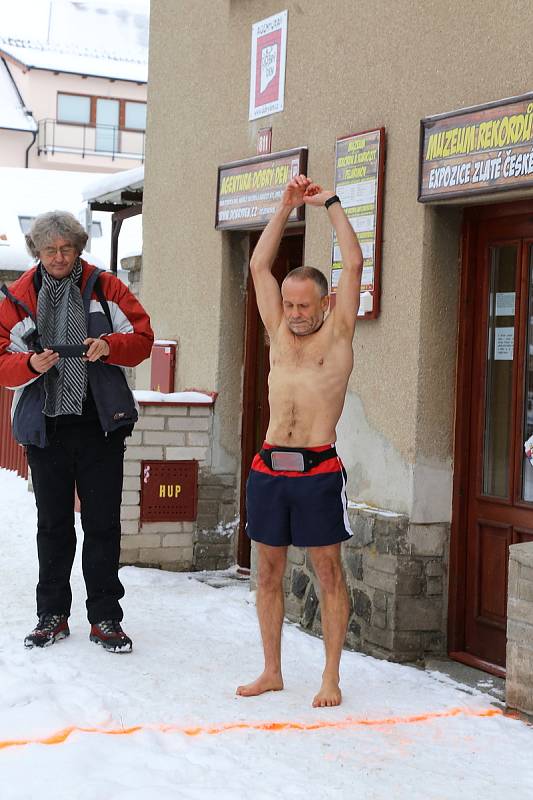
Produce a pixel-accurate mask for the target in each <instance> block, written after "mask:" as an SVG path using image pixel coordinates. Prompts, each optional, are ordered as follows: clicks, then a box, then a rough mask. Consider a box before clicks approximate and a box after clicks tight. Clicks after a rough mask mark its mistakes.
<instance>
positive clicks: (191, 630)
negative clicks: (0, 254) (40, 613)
mask: <svg viewBox="0 0 533 800" xmlns="http://www.w3.org/2000/svg"><path fill="white" fill-rule="evenodd" d="M0 508H1V517H0V519H1V534H2V538H1V542H2V545H1V553H2V557H1V559H0V609H1V612H2V626H1V628H0V687H1V692H0V781H1V786H2V789H1V796H2V800H30V799H31V800H34V798H39V800H52V799H53V800H175V799H176V798H179V799H180V800H182V799H183V800H189V799H190V800H200V799H201V800H211V798H213V799H216V800H235V799H237V798H238V800H242V799H244V798H250V800H274V799H275V800H280V798H291V800H303V799H304V798H306V800H329V798H335V800H344V799H346V800H359V798H365V800H385V798H386V799H387V800H391V798H392V800H404V798H405V799H406V800H407V798H409V800H422V798H424V800H428V798H429V799H430V800H447V799H448V798H456V797H457V795H459V794H460V795H461V796H463V797H468V798H474V799H475V800H477V798H483V800H501V798H503V797H507V796H512V797H513V800H526V798H531V797H532V796H533V762H532V759H531V757H530V754H531V752H532V747H533V728H531V727H529V726H527V725H525V724H524V723H523V722H520V721H518V720H515V719H511V718H508V717H504V716H503V715H501V714H499V713H497V715H496V716H492V717H490V716H476V715H478V714H483V713H484V712H486V711H487V710H489V711H495V710H496V711H499V709H497V708H496V707H495V706H494V705H491V703H493V702H494V701H493V700H492V698H490V697H489V696H488V695H484V694H481V693H480V692H478V691H475V690H469V689H466V687H462V686H461V685H459V684H456V683H454V682H453V681H451V680H450V679H448V678H446V679H444V680H441V679H440V677H439V675H438V674H434V673H432V674H427V673H424V672H422V671H420V670H416V669H414V668H411V667H406V666H400V665H394V664H389V663H386V662H382V661H377V660H374V659H372V658H370V657H366V656H362V655H360V654H357V653H351V652H346V653H345V654H344V655H343V663H342V685H343V690H344V703H343V705H342V706H341V707H339V708H336V709H312V708H311V707H310V702H311V699H312V696H313V694H314V692H315V691H316V689H317V688H318V684H319V677H320V671H321V667H322V642H321V641H320V640H319V639H316V638H312V637H311V636H308V635H307V634H305V633H303V632H301V631H300V630H299V629H298V628H297V627H295V626H292V625H287V626H286V627H285V630H284V641H283V645H284V666H285V684H286V688H285V691H284V692H279V693H276V694H270V695H265V696H262V697H258V698H241V697H236V696H235V694H234V690H235V687H236V686H237V684H238V683H240V682H242V681H243V680H249V679H252V678H254V677H255V676H256V675H257V674H258V672H259V671H260V669H261V664H262V662H261V652H260V646H259V641H258V631H257V623H256V617H255V608H254V606H253V603H252V602H251V600H252V597H251V595H250V594H249V593H248V591H247V587H246V586H245V585H242V584H235V585H232V584H231V582H230V583H229V585H228V582H227V581H222V582H221V583H222V587H223V588H212V587H211V586H209V585H208V584H206V583H203V582H199V581H197V580H195V579H194V577H193V576H191V575H185V574H173V573H166V572H160V571H157V570H141V569H135V568H132V567H128V568H125V569H123V570H121V577H122V580H123V582H124V584H125V585H126V598H125V601H124V608H125V629H126V631H127V632H128V633H129V634H130V635H131V636H132V637H133V639H134V652H133V653H132V654H131V655H114V654H110V653H106V652H104V651H103V650H102V649H100V648H99V647H97V646H96V645H94V644H92V643H91V642H89V639H88V625H87V622H86V620H85V613H84V612H85V607H84V590H83V583H82V579H81V575H80V564H79V561H77V562H76V564H75V568H74V576H73V590H74V605H73V611H72V617H71V631H72V635H71V637H70V639H67V640H65V641H62V642H59V643H57V644H56V645H54V646H53V647H51V648H47V649H44V650H31V651H25V650H24V648H23V646H22V640H23V637H24V635H25V634H26V633H27V632H28V631H29V630H30V628H31V627H32V625H33V622H34V584H35V580H36V577H37V560H36V556H35V543H34V537H35V535H34V532H35V511H34V507H33V497H32V496H31V495H29V494H28V493H27V490H26V482H25V481H23V480H22V479H20V478H18V477H17V476H16V475H15V474H14V473H10V472H6V471H5V470H0ZM457 708H461V709H463V710H464V712H463V713H460V714H458V715H456V716H445V714H446V713H447V712H450V711H451V710H453V709H457ZM465 712H469V714H467V713H465ZM426 714H429V715H436V716H433V717H431V716H430V717H429V719H427V720H424V719H423V718H422V719H418V718H417V717H418V716H419V715H420V716H421V717H423V716H424V715H426ZM438 715H442V716H438ZM379 721H381V723H380V722H379ZM268 722H280V723H282V722H286V723H295V724H301V725H310V726H313V725H314V724H316V723H325V722H328V723H339V724H341V723H343V722H344V723H346V725H345V726H344V727H342V725H341V726H340V727H335V726H334V725H332V726H331V727H318V728H316V729H314V730H313V729H312V727H311V729H308V730H301V729H300V730H298V729H297V728H296V727H294V726H293V727H292V728H291V727H290V726H289V727H286V728H281V729H271V730H266V729H263V728H261V725H262V724H263V723H268ZM235 723H240V724H241V727H229V726H231V725H233V724H235ZM164 725H168V726H175V728H174V730H170V731H168V732H164V731H163V729H162V727H161V726H164ZM70 726H81V727H88V728H98V729H100V730H101V731H105V730H111V729H113V730H127V729H128V727H130V726H142V728H141V730H140V731H138V732H133V733H127V734H125V735H105V734H104V733H102V732H97V733H82V732H74V733H73V734H72V735H70V736H68V737H67V738H66V739H65V740H64V741H63V742H60V743H58V744H49V745H46V744H23V745H19V746H9V747H5V746H4V747H2V743H4V742H9V741H13V740H22V741H24V740H28V739H32V740H35V739H40V738H41V739H42V738H47V737H50V736H52V735H53V734H54V733H56V732H59V731H62V730H64V729H67V728H69V727H70ZM224 726H228V727H226V728H225V727H224ZM194 728H197V729H198V732H197V733H196V735H191V734H192V733H193V731H192V730H191V729H194ZM209 730H211V732H209Z"/></svg>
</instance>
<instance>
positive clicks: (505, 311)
mask: <svg viewBox="0 0 533 800" xmlns="http://www.w3.org/2000/svg"><path fill="white" fill-rule="evenodd" d="M517 256H518V247H517V245H498V246H494V247H491V248H490V250H489V264H490V285H489V308H488V325H487V340H486V341H487V373H486V383H485V424H484V435H483V494H485V495H491V496H493V497H509V492H510V486H509V483H510V481H509V476H510V459H511V424H512V409H513V359H514V339H515V336H514V333H515V306H516V269H517Z"/></svg>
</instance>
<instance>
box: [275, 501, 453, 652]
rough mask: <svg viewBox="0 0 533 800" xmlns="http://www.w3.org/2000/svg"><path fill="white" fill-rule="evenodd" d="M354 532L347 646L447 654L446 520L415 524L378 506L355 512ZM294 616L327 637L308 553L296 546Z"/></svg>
mask: <svg viewBox="0 0 533 800" xmlns="http://www.w3.org/2000/svg"><path fill="white" fill-rule="evenodd" d="M348 516H349V518H350V524H351V526H352V530H353V532H354V536H353V537H352V538H351V539H350V540H349V541H347V542H345V543H344V545H343V548H342V553H343V566H344V570H345V574H346V580H347V584H348V592H349V596H350V606H351V610H350V622H349V627H348V634H347V637H346V645H347V647H349V648H351V649H354V650H358V651H360V652H363V653H368V654H370V655H373V656H376V657H378V658H386V659H389V660H392V661H400V662H418V663H423V662H424V659H425V657H426V656H429V655H435V654H439V655H441V654H444V653H445V642H446V636H445V633H446V609H447V596H446V594H447V593H446V587H447V553H448V539H449V529H448V526H446V525H414V524H411V523H410V522H409V520H408V518H407V517H405V516H401V515H397V514H392V513H390V512H383V511H379V510H377V509H370V508H366V507H364V506H363V507H356V508H349V509H348ZM285 596H286V615H287V617H288V618H289V619H290V620H292V621H294V622H297V623H299V624H300V625H301V626H302V627H303V628H305V629H307V630H309V631H310V632H312V633H315V634H318V635H321V632H322V631H321V621H320V606H319V602H318V588H317V585H316V581H315V579H314V574H313V570H312V566H311V562H310V559H309V557H308V555H307V553H306V551H304V550H300V549H296V548H292V547H291V548H289V558H288V564H287V571H286V574H285Z"/></svg>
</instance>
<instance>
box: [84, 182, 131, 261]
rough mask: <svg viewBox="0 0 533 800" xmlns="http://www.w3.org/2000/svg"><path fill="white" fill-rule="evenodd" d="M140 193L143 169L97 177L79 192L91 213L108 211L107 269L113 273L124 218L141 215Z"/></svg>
mask: <svg viewBox="0 0 533 800" xmlns="http://www.w3.org/2000/svg"><path fill="white" fill-rule="evenodd" d="M143 190H144V166H142V167H136V168H135V169H128V170H125V171H124V172H117V173H114V174H113V175H109V176H106V177H105V178H101V179H100V180H98V181H95V182H94V183H91V184H89V186H87V188H86V189H85V191H84V192H83V199H84V200H86V201H87V205H88V207H89V209H90V210H91V211H108V212H110V213H111V214H112V215H113V216H112V218H111V219H112V228H111V257H110V268H111V270H112V271H113V272H115V273H116V271H117V254H118V238H119V235H120V229H121V227H122V223H123V221H124V220H125V219H127V218H128V217H133V216H136V215H137V214H142V203H143ZM88 222H90V220H88ZM89 229H90V228H89Z"/></svg>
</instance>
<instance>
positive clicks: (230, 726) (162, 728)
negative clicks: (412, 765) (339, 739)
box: [0, 708, 503, 750]
mask: <svg viewBox="0 0 533 800" xmlns="http://www.w3.org/2000/svg"><path fill="white" fill-rule="evenodd" d="M502 714H503V712H502V711H501V710H500V709H498V708H485V709H479V710H478V709H470V708H451V709H449V710H448V711H432V712H430V713H427V714H414V715H412V716H408V717H386V718H384V719H352V718H351V717H348V718H347V719H343V720H330V721H328V720H321V721H319V722H290V721H287V722H225V723H221V724H220V725H198V726H197V727H184V726H182V725H167V724H162V725H132V726H131V727H129V728H86V727H81V726H78V725H72V726H70V727H69V728H64V729H63V730H62V731H56V733H52V734H51V735H50V736H45V737H43V738H40V739H12V740H7V741H0V750H4V749H5V748H7V747H22V746H24V745H28V744H63V742H66V740H67V739H68V738H69V737H70V736H71V735H72V734H73V733H97V734H101V735H104V736H130V735H131V734H133V733H139V732H140V731H159V732H160V733H182V734H184V735H185V736H200V735H201V734H207V735H209V736H215V735H217V734H219V733H228V732H229V731H240V730H247V731H250V730H252V731H269V732H271V731H276V732H278V731H318V730H324V729H336V730H351V729H354V728H365V727H367V728H377V727H380V726H387V725H412V724H416V723H419V722H430V721H432V720H434V719H446V718H449V717H460V716H461V717H497V716H502Z"/></svg>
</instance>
